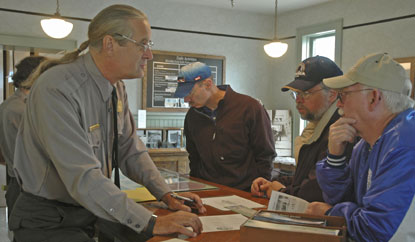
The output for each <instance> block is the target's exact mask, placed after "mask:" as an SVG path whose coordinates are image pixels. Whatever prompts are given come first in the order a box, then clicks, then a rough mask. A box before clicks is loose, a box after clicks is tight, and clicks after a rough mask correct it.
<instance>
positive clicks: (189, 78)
mask: <svg viewBox="0 0 415 242" xmlns="http://www.w3.org/2000/svg"><path fill="white" fill-rule="evenodd" d="M211 76H212V72H211V70H210V67H209V66H207V65H206V64H204V63H202V62H193V63H190V64H188V65H185V66H183V67H182V68H181V69H180V72H179V76H178V77H177V88H176V92H175V93H174V96H175V97H179V98H183V97H186V96H187V95H189V93H190V91H192V89H193V87H194V85H195V84H196V83H197V82H199V81H203V80H205V79H206V78H209V77H211Z"/></svg>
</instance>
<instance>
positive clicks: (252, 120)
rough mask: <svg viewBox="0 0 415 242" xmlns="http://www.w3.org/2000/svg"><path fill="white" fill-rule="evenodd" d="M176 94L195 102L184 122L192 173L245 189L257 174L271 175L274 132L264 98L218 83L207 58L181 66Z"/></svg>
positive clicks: (195, 175)
mask: <svg viewBox="0 0 415 242" xmlns="http://www.w3.org/2000/svg"><path fill="white" fill-rule="evenodd" d="M175 96H176V97H181V98H183V97H184V100H185V102H188V103H189V105H190V106H191V108H190V109H189V111H188V112H187V114H186V118H185V123H184V133H185V135H186V149H187V151H188V152H189V160H190V175H191V176H194V177H199V178H202V179H205V180H208V181H213V182H216V183H219V184H223V185H226V186H230V187H234V188H237V189H241V190H245V191H249V189H250V186H251V183H252V181H253V180H254V179H255V178H257V177H265V178H267V179H270V178H271V171H272V160H273V159H274V157H275V156H276V154H275V148H274V138H273V134H272V130H271V123H270V119H269V116H268V114H267V112H266V110H265V109H264V107H263V106H262V104H261V103H260V102H259V101H257V100H256V99H254V98H252V97H249V96H247V95H243V94H239V93H237V92H235V91H233V90H232V88H231V87H230V86H229V85H222V86H216V85H215V83H214V81H213V79H212V74H211V70H210V67H209V66H207V65H206V64H204V63H201V62H195V63H191V64H189V65H186V66H184V67H183V68H182V69H181V70H180V73H179V76H178V87H177V89H176V93H175Z"/></svg>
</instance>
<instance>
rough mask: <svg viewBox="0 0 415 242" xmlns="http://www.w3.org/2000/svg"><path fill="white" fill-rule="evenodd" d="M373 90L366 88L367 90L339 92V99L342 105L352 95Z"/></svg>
mask: <svg viewBox="0 0 415 242" xmlns="http://www.w3.org/2000/svg"><path fill="white" fill-rule="evenodd" d="M371 90H373V89H371V88H366V89H360V90H352V91H343V90H339V91H337V99H339V100H340V102H341V103H344V100H345V98H346V96H347V95H349V94H350V93H353V92H361V91H371Z"/></svg>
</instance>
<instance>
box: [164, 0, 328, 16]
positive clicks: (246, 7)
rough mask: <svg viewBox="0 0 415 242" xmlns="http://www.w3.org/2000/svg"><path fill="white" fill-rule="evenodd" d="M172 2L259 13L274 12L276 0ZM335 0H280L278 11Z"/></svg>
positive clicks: (188, 0) (194, 0) (195, 0)
mask: <svg viewBox="0 0 415 242" xmlns="http://www.w3.org/2000/svg"><path fill="white" fill-rule="evenodd" d="M167 1H170V2H177V3H185V4H192V5H202V6H209V7H215V8H222V9H235V10H237V11H246V12H252V13H259V14H274V11H275V1H274V0H233V2H234V7H233V8H232V5H231V1H232V0H167ZM331 1H334V0H279V1H278V13H283V12H289V11H293V10H298V9H302V8H307V7H311V6H314V5H318V4H322V3H326V2H331Z"/></svg>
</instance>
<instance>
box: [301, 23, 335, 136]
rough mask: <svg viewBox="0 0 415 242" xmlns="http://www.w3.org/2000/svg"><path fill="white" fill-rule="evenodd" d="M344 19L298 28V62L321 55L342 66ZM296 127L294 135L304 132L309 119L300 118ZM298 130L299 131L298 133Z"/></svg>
mask: <svg viewBox="0 0 415 242" xmlns="http://www.w3.org/2000/svg"><path fill="white" fill-rule="evenodd" d="M342 29H343V20H342V19H339V20H335V21H332V22H329V23H323V24H318V25H313V26H308V27H302V28H298V29H297V60H298V62H297V63H300V62H301V61H302V60H304V59H307V58H308V57H312V56H316V55H321V56H325V57H327V58H329V59H331V60H333V61H334V62H336V63H337V65H339V66H340V63H341V43H342ZM294 125H295V126H294V127H299V128H298V130H296V129H295V128H294V135H295V136H297V135H299V134H301V133H302V132H303V129H304V128H305V126H306V125H307V121H305V120H303V119H301V118H299V124H298V125H296V124H295V121H294ZM296 131H298V133H296Z"/></svg>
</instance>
